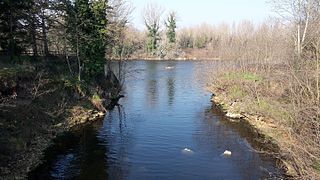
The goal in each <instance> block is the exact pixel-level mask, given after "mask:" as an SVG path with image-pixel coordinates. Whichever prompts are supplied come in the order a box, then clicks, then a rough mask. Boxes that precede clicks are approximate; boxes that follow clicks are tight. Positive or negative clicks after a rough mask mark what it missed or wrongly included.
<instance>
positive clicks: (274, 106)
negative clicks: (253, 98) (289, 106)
mask: <svg viewBox="0 0 320 180" xmlns="http://www.w3.org/2000/svg"><path fill="white" fill-rule="evenodd" d="M256 104H257V107H256V108H257V110H258V111H259V112H260V113H263V114H266V115H269V116H271V117H273V118H275V119H279V120H280V119H281V120H286V121H288V120H290V113H289V112H288V111H286V110H285V109H284V108H282V107H281V106H280V104H279V103H278V102H276V101H273V100H270V99H268V100H267V99H266V98H260V100H259V102H258V101H257V102H256Z"/></svg>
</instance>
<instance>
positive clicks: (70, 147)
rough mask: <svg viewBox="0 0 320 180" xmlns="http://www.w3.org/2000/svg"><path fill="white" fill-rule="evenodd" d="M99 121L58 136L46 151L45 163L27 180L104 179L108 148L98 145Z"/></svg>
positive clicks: (100, 124)
mask: <svg viewBox="0 0 320 180" xmlns="http://www.w3.org/2000/svg"><path fill="white" fill-rule="evenodd" d="M101 126H102V122H100V123H99V122H97V123H95V124H92V125H86V126H84V127H81V128H79V129H76V130H75V131H74V132H70V133H66V134H65V135H63V136H61V137H58V138H57V139H56V140H55V142H54V145H53V146H51V147H50V148H49V149H47V150H46V155H45V158H44V159H45V160H46V162H45V163H44V164H42V165H40V166H39V167H38V168H37V169H35V170H34V171H33V172H31V173H30V174H29V179H52V178H54V179H90V178H92V177H95V179H107V178H108V173H107V169H108V167H109V165H108V164H107V161H106V158H105V154H108V152H109V147H108V146H101V145H100V144H101V141H100V140H99V139H98V138H97V136H96V135H97V131H98V129H100V127H101Z"/></svg>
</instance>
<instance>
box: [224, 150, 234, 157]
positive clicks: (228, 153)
mask: <svg viewBox="0 0 320 180" xmlns="http://www.w3.org/2000/svg"><path fill="white" fill-rule="evenodd" d="M223 155H224V156H231V155H232V153H231V151H228V150H225V151H224V152H223Z"/></svg>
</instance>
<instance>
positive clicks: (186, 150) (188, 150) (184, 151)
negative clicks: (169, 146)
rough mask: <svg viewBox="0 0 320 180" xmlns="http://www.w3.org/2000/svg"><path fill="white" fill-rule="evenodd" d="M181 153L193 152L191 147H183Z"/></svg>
mask: <svg viewBox="0 0 320 180" xmlns="http://www.w3.org/2000/svg"><path fill="white" fill-rule="evenodd" d="M182 153H183V154H193V151H192V150H191V149H189V148H184V149H183V150H182Z"/></svg>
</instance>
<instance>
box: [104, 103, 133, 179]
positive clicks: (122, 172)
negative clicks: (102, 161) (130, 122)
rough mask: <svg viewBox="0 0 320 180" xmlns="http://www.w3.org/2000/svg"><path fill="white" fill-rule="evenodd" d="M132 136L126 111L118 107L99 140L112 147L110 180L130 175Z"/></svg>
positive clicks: (111, 112) (109, 169)
mask: <svg viewBox="0 0 320 180" xmlns="http://www.w3.org/2000/svg"><path fill="white" fill-rule="evenodd" d="M131 136H132V135H131V132H130V129H129V128H128V127H127V123H126V113H125V109H124V108H123V106H121V105H120V106H117V107H116V108H115V109H114V110H113V111H110V113H109V114H108V115H107V117H106V118H105V123H104V125H103V128H102V129H101V130H100V134H99V139H101V140H102V141H104V143H105V144H106V145H107V146H109V147H110V154H107V159H108V164H109V168H108V173H109V178H110V179H123V178H124V177H126V176H127V175H128V174H129V169H130V159H129V157H128V153H129V151H130V148H131V147H132V142H131V140H132V137H131Z"/></svg>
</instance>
